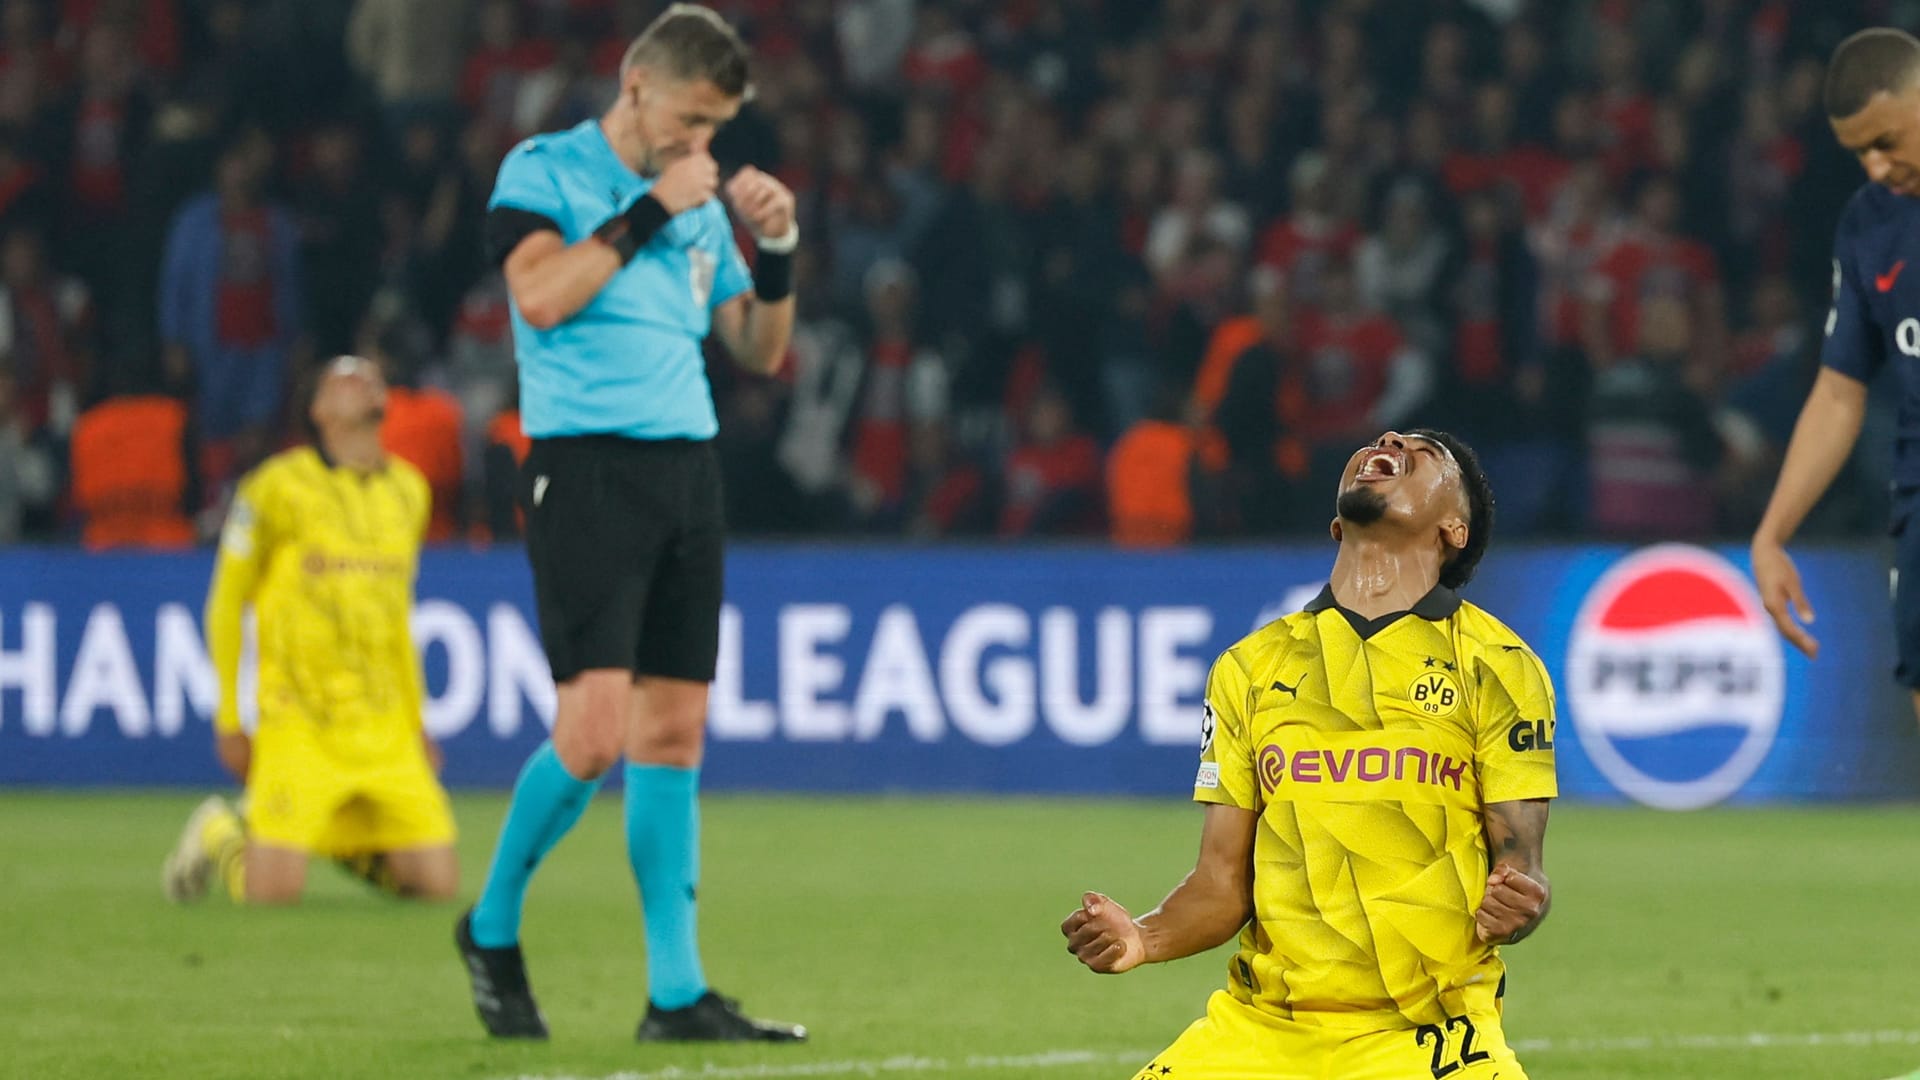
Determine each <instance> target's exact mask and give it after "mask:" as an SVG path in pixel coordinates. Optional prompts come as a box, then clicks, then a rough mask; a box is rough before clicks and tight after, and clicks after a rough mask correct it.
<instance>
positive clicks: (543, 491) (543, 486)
mask: <svg viewBox="0 0 1920 1080" xmlns="http://www.w3.org/2000/svg"><path fill="white" fill-rule="evenodd" d="M546 497H547V478H546V477H544V476H536V477H534V478H533V505H535V506H539V505H540V500H541V499H544V498H546Z"/></svg>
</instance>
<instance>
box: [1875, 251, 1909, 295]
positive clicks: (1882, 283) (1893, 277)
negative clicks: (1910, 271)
mask: <svg viewBox="0 0 1920 1080" xmlns="http://www.w3.org/2000/svg"><path fill="white" fill-rule="evenodd" d="M1906 268H1907V260H1905V259H1901V260H1900V261H1899V262H1897V263H1894V264H1893V269H1891V270H1888V271H1887V272H1886V273H1884V274H1875V275H1874V276H1873V284H1874V286H1875V287H1876V288H1878V289H1879V290H1880V291H1881V292H1892V291H1893V283H1894V282H1896V281H1898V280H1900V271H1902V270H1905V269H1906Z"/></svg>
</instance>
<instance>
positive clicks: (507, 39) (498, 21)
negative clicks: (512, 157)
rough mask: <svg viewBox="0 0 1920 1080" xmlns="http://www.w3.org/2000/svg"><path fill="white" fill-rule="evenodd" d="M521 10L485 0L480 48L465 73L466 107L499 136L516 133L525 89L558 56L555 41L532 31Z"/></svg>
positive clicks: (510, 2) (478, 19)
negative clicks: (521, 96) (525, 24)
mask: <svg viewBox="0 0 1920 1080" xmlns="http://www.w3.org/2000/svg"><path fill="white" fill-rule="evenodd" d="M520 8H521V5H520V4H519V3H517V2H516V0H482V2H481V4H480V7H479V11H478V12H477V13H476V15H475V18H474V25H475V28H476V32H477V35H478V38H479V42H478V44H477V45H476V47H475V48H474V49H472V51H470V52H468V53H467V57H466V61H465V63H464V64H463V65H462V66H461V69H460V105H461V107H462V108H464V109H465V110H466V113H467V116H468V117H469V118H470V119H471V120H473V121H475V122H478V123H481V124H485V125H487V126H488V127H491V128H493V129H495V130H498V131H514V130H515V121H516V119H517V118H518V116H519V115H520V94H521V91H522V88H523V87H524V86H525V85H526V83H527V82H528V81H529V79H530V78H531V77H532V76H533V75H534V74H536V73H537V72H540V71H544V70H545V69H547V68H548V67H550V66H552V64H553V62H554V60H555V59H556V58H557V56H558V50H556V49H555V48H554V45H553V42H552V41H549V40H547V39H546V38H544V37H542V36H540V35H537V34H533V33H530V32H528V31H527V29H526V28H525V26H524V25H523V20H522V19H521V15H520ZM516 134H525V133H522V132H516Z"/></svg>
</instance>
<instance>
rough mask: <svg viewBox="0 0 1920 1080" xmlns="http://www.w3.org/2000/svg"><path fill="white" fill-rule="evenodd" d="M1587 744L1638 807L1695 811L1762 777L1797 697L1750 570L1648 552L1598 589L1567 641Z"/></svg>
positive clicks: (1685, 549) (1570, 678)
mask: <svg viewBox="0 0 1920 1080" xmlns="http://www.w3.org/2000/svg"><path fill="white" fill-rule="evenodd" d="M1566 692H1567V697H1568V703H1569V704H1570V705H1571V706H1572V714H1573V721H1574V730H1575V731H1576V732H1577V733H1578V735H1579V739H1580V746H1581V748H1582V749H1583V750H1584V751H1585V752H1586V754H1587V757H1588V758H1589V759H1591V760H1592V761H1593V763H1594V765H1595V767H1596V768H1598V769H1599V770H1600V772H1601V774H1602V775H1603V776H1605V777H1606V778H1607V780H1608V782H1609V783H1611V784H1612V785H1613V786H1614V787H1615V788H1616V789H1618V790H1619V791H1621V792H1622V793H1624V794H1626V795H1627V796H1629V797H1630V798H1632V799H1634V800H1635V801H1637V802H1641V803H1645V804H1646V805H1648V806H1655V807H1659V808H1661V809H1666V810H1693V809H1697V808H1699V807H1703V806H1711V805H1713V804H1714V803H1717V802H1720V801H1722V800H1724V799H1726V798H1728V797H1729V796H1731V795H1733V794H1734V793H1735V792H1737V791H1739V790H1740V788H1741V787H1742V786H1743V785H1744V784H1746V782H1747V781H1748V780H1750V779H1752V777H1753V775H1754V773H1755V772H1756V771H1758V770H1759V768H1760V766H1761V764H1762V763H1763V762H1764V761H1765V760H1766V757H1767V752H1768V751H1769V750H1771V749H1772V748H1773V742H1774V737H1775V735H1776V734H1777V733H1778V732H1779V729H1780V717H1781V712H1782V709H1783V707H1784V704H1785V699H1786V672H1785V665H1784V658H1783V656H1782V653H1781V648H1780V638H1779V635H1778V633H1777V632H1776V631H1775V630H1774V627H1773V622H1772V620H1771V619H1769V618H1768V617H1767V613H1766V609H1765V608H1764V607H1762V606H1761V603H1760V596H1759V594H1758V593H1756V592H1755V591H1754V589H1753V586H1752V585H1751V584H1750V583H1749V582H1748V580H1747V576H1746V575H1745V574H1744V573H1742V572H1741V571H1740V569H1739V568H1738V567H1736V566H1734V565H1733V564H1732V563H1730V562H1728V561H1727V560H1726V559H1724V558H1722V557H1721V556H1719V555H1718V554H1715V553H1714V552H1712V551H1708V550H1706V549H1704V548H1697V547H1693V546H1690V545H1685V544H1662V545H1659V546H1656V547H1650V548H1644V549H1641V550H1639V551H1636V552H1634V553H1633V554H1631V555H1628V556H1627V557H1626V558H1624V559H1622V560H1620V561H1619V562H1617V563H1615V564H1614V565H1613V566H1611V567H1609V568H1608V570H1607V572H1606V573H1605V574H1603V575H1601V577H1600V580H1599V581H1597V582H1595V583H1594V586H1593V588H1592V589H1590V590H1589V591H1588V592H1587V596H1586V599H1585V600H1584V601H1583V602H1582V603H1581V605H1580V612H1579V614H1578V615H1577V616H1575V618H1574V625H1573V632H1572V634H1571V635H1570V638H1569V641H1568V646H1567V667H1566Z"/></svg>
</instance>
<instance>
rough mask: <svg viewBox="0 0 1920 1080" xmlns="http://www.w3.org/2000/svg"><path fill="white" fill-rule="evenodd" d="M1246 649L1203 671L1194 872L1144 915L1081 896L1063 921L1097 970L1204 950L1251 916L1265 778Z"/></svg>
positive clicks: (1077, 952)
mask: <svg viewBox="0 0 1920 1080" xmlns="http://www.w3.org/2000/svg"><path fill="white" fill-rule="evenodd" d="M1250 664H1251V660H1250V658H1249V656H1248V655H1247V654H1246V653H1244V652H1243V651H1242V650H1240V649H1239V648H1233V649H1228V650H1227V651H1226V652H1225V653H1223V654H1221V656H1220V658H1219V659H1218V660H1216V661H1215V662H1214V665H1213V670H1212V671H1211V672H1209V673H1208V675H1207V698H1206V705H1205V707H1204V709H1203V710H1202V713H1201V717H1202V720H1201V734H1200V771H1199V774H1198V775H1197V776H1196V777H1194V784H1193V797H1194V799H1195V800H1196V801H1198V802H1200V803H1203V804H1205V805H1206V807H1207V817H1206V822H1205V824H1204V825H1202V826H1201V829H1200V857H1199V858H1198V859H1197V860H1196V861H1195V862H1194V867H1193V872H1192V873H1190V874H1188V875H1187V878H1186V880H1185V881H1182V882H1181V883H1180V884H1179V885H1177V886H1175V887H1174V890H1173V891H1172V892H1170V893H1168V894H1167V898H1166V899H1165V900H1162V901H1161V902H1160V906H1159V907H1157V908H1154V909H1153V910H1152V911H1149V912H1147V913H1146V914H1145V915H1142V916H1140V917H1139V918H1138V919H1135V918H1133V917H1132V916H1130V915H1129V914H1127V910H1126V909H1125V908H1123V907H1121V906H1120V905H1119V904H1116V903H1114V902H1113V901H1112V900H1110V899H1108V898H1107V897H1105V896H1102V895H1100V894H1099V893H1092V892H1090V893H1087V894H1086V895H1084V896H1082V897H1081V898H1080V907H1079V910H1077V911H1075V912H1074V913H1073V914H1071V915H1069V916H1067V919H1066V921H1065V922H1063V923H1061V924H1060V932H1061V933H1062V934H1064V935H1066V938H1067V951H1068V952H1071V953H1073V954H1074V956H1076V957H1078V958H1079V959H1080V962H1081V963H1083V964H1085V965H1087V966H1088V967H1090V968H1092V969H1093V970H1094V971H1097V972H1100V973H1101V974H1119V973H1120V972H1123V971H1129V970H1131V969H1133V968H1135V967H1138V966H1140V965H1141V964H1145V963H1157V962H1160V961H1163V960H1178V959H1180V958H1181V957H1183V956H1192V955H1193V954H1194V953H1197V952H1205V951H1206V950H1208V949H1211V948H1213V947H1214V946H1215V945H1218V944H1220V943H1221V942H1223V941H1226V940H1227V939H1228V938H1230V937H1232V936H1233V935H1234V934H1235V933H1238V932H1239V930H1240V928H1241V927H1242V926H1245V925H1246V923H1247V920H1248V919H1250V918H1252V917H1253V839H1254V833H1255V825H1256V823H1257V822H1258V821H1259V819H1260V811H1259V809H1258V808H1259V806H1260V801H1259V785H1258V783H1257V782H1256V781H1255V779H1254V774H1253V756H1252V754H1251V753H1250V751H1249V743H1250V740H1249V739H1248V728H1247V717H1248V716H1250V715H1251V714H1252V711H1253V709H1252V697H1253V695H1252V689H1251V679H1250V677H1249V665H1250Z"/></svg>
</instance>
